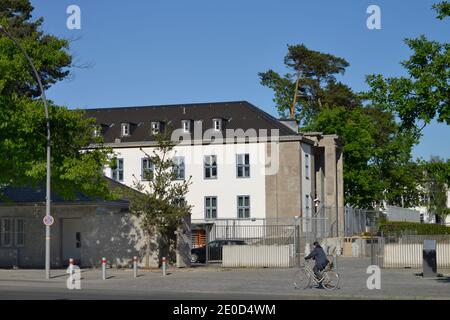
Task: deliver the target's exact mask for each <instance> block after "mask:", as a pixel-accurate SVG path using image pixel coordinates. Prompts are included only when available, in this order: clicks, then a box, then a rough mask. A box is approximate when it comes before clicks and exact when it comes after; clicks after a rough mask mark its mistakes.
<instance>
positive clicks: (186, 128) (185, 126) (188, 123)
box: [181, 120, 191, 133]
mask: <svg viewBox="0 0 450 320" xmlns="http://www.w3.org/2000/svg"><path fill="white" fill-rule="evenodd" d="M181 127H182V128H183V132H184V133H189V132H191V121H190V120H183V121H181Z"/></svg>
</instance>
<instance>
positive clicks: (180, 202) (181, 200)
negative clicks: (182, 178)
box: [172, 197, 187, 208]
mask: <svg viewBox="0 0 450 320" xmlns="http://www.w3.org/2000/svg"><path fill="white" fill-rule="evenodd" d="M172 204H173V205H175V206H177V207H179V208H181V207H183V206H185V205H187V203H186V199H185V198H184V197H177V198H175V199H174V200H173V201H172Z"/></svg>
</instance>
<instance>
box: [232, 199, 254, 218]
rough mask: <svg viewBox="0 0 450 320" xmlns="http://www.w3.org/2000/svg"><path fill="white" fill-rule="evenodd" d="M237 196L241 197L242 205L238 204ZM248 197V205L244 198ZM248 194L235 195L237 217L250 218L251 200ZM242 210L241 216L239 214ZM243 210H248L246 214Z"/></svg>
mask: <svg viewBox="0 0 450 320" xmlns="http://www.w3.org/2000/svg"><path fill="white" fill-rule="evenodd" d="M239 198H242V201H243V202H242V203H243V205H242V206H240V205H239ZM246 198H248V205H246V204H245V200H246ZM250 200H251V199H250V195H239V196H236V209H237V218H238V219H251V216H252V215H251V201H250ZM241 210H243V216H242V217H241V216H240V212H241ZM245 210H248V216H246V215H245V212H246V211H245Z"/></svg>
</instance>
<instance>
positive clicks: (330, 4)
mask: <svg viewBox="0 0 450 320" xmlns="http://www.w3.org/2000/svg"><path fill="white" fill-rule="evenodd" d="M435 2H437V0H434V1H433V0H420V1H411V0H395V1H392V0H372V1H366V0H346V1H335V0H317V1H313V0H309V1H305V0H276V1H275V0H245V1H243V0H227V1H223V0H220V1H219V0H191V1H186V0H130V1H120V2H119V1H108V0H70V1H66V0H58V1H48V0H32V3H33V5H34V6H35V11H34V14H35V17H38V16H43V17H44V18H45V23H44V30H45V31H46V32H49V33H52V34H55V35H57V36H60V37H65V38H69V39H71V40H72V44H71V52H72V53H73V54H74V55H75V61H76V62H77V63H78V64H79V65H86V64H87V65H89V68H76V69H74V70H73V76H72V77H71V79H68V80H64V81H63V82H61V83H58V84H57V85H55V86H54V87H52V88H51V89H50V90H49V92H48V93H47V94H48V96H49V97H50V98H51V99H52V100H54V101H55V102H56V103H58V104H61V105H66V106H68V107H70V108H94V107H115V106H134V105H153V104H171V103H193V102H214V101H230V100H247V101H250V102H252V103H253V104H255V105H257V106H259V107H260V108H262V109H263V110H265V111H267V112H269V113H271V114H272V115H275V116H276V111H275V107H274V103H273V102H272V98H273V96H272V92H271V90H269V89H267V88H265V87H262V86H261V85H260V84H259V79H258V77H257V73H258V72H260V71H265V70H267V69H269V68H272V69H274V70H276V71H280V72H284V71H285V70H284V68H283V57H284V55H285V54H286V45H287V44H297V43H305V44H306V45H307V46H308V47H309V48H311V49H314V50H319V51H323V52H328V53H332V54H334V55H337V56H341V57H344V58H345V59H347V60H348V61H349V63H350V67H349V68H348V69H347V72H346V74H345V75H344V76H343V77H342V79H341V80H342V81H343V82H345V83H347V84H348V85H350V86H351V87H352V88H353V89H354V90H357V91H360V90H364V89H366V85H365V82H364V77H365V75H366V74H371V73H382V74H384V75H386V76H397V75H401V74H402V72H403V70H402V68H401V67H400V65H399V62H400V61H401V60H404V59H406V58H407V57H408V56H409V51H408V49H407V47H406V45H404V43H403V39H404V38H407V37H411V38H412V37H416V36H418V35H420V34H425V35H427V36H428V37H429V38H431V39H434V40H439V41H446V42H450V20H449V19H448V20H447V21H440V20H437V19H435V15H434V11H432V10H431V9H430V8H431V6H432V4H433V3H435ZM71 4H75V5H78V6H79V7H80V8H81V30H69V29H67V28H66V20H67V17H68V14H66V8H67V7H68V6H69V5H71ZM371 4H375V5H378V6H380V8H381V14H382V16H381V18H382V29H381V30H369V29H367V27H366V19H367V17H368V14H367V13H366V9H367V7H368V6H369V5H371ZM430 155H439V156H442V157H445V158H450V126H447V125H445V124H440V125H438V124H432V125H430V126H428V127H427V128H426V129H425V130H424V137H423V138H422V140H421V143H420V144H419V145H418V146H417V147H416V148H415V149H414V156H415V157H418V156H420V157H423V158H426V159H428V158H429V157H430Z"/></svg>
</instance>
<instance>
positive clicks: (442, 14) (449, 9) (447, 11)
mask: <svg viewBox="0 0 450 320" xmlns="http://www.w3.org/2000/svg"><path fill="white" fill-rule="evenodd" d="M433 9H434V10H436V12H437V14H438V15H437V18H438V19H440V20H443V19H444V18H446V17H450V2H448V1H441V2H439V3H437V4H435V5H433Z"/></svg>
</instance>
